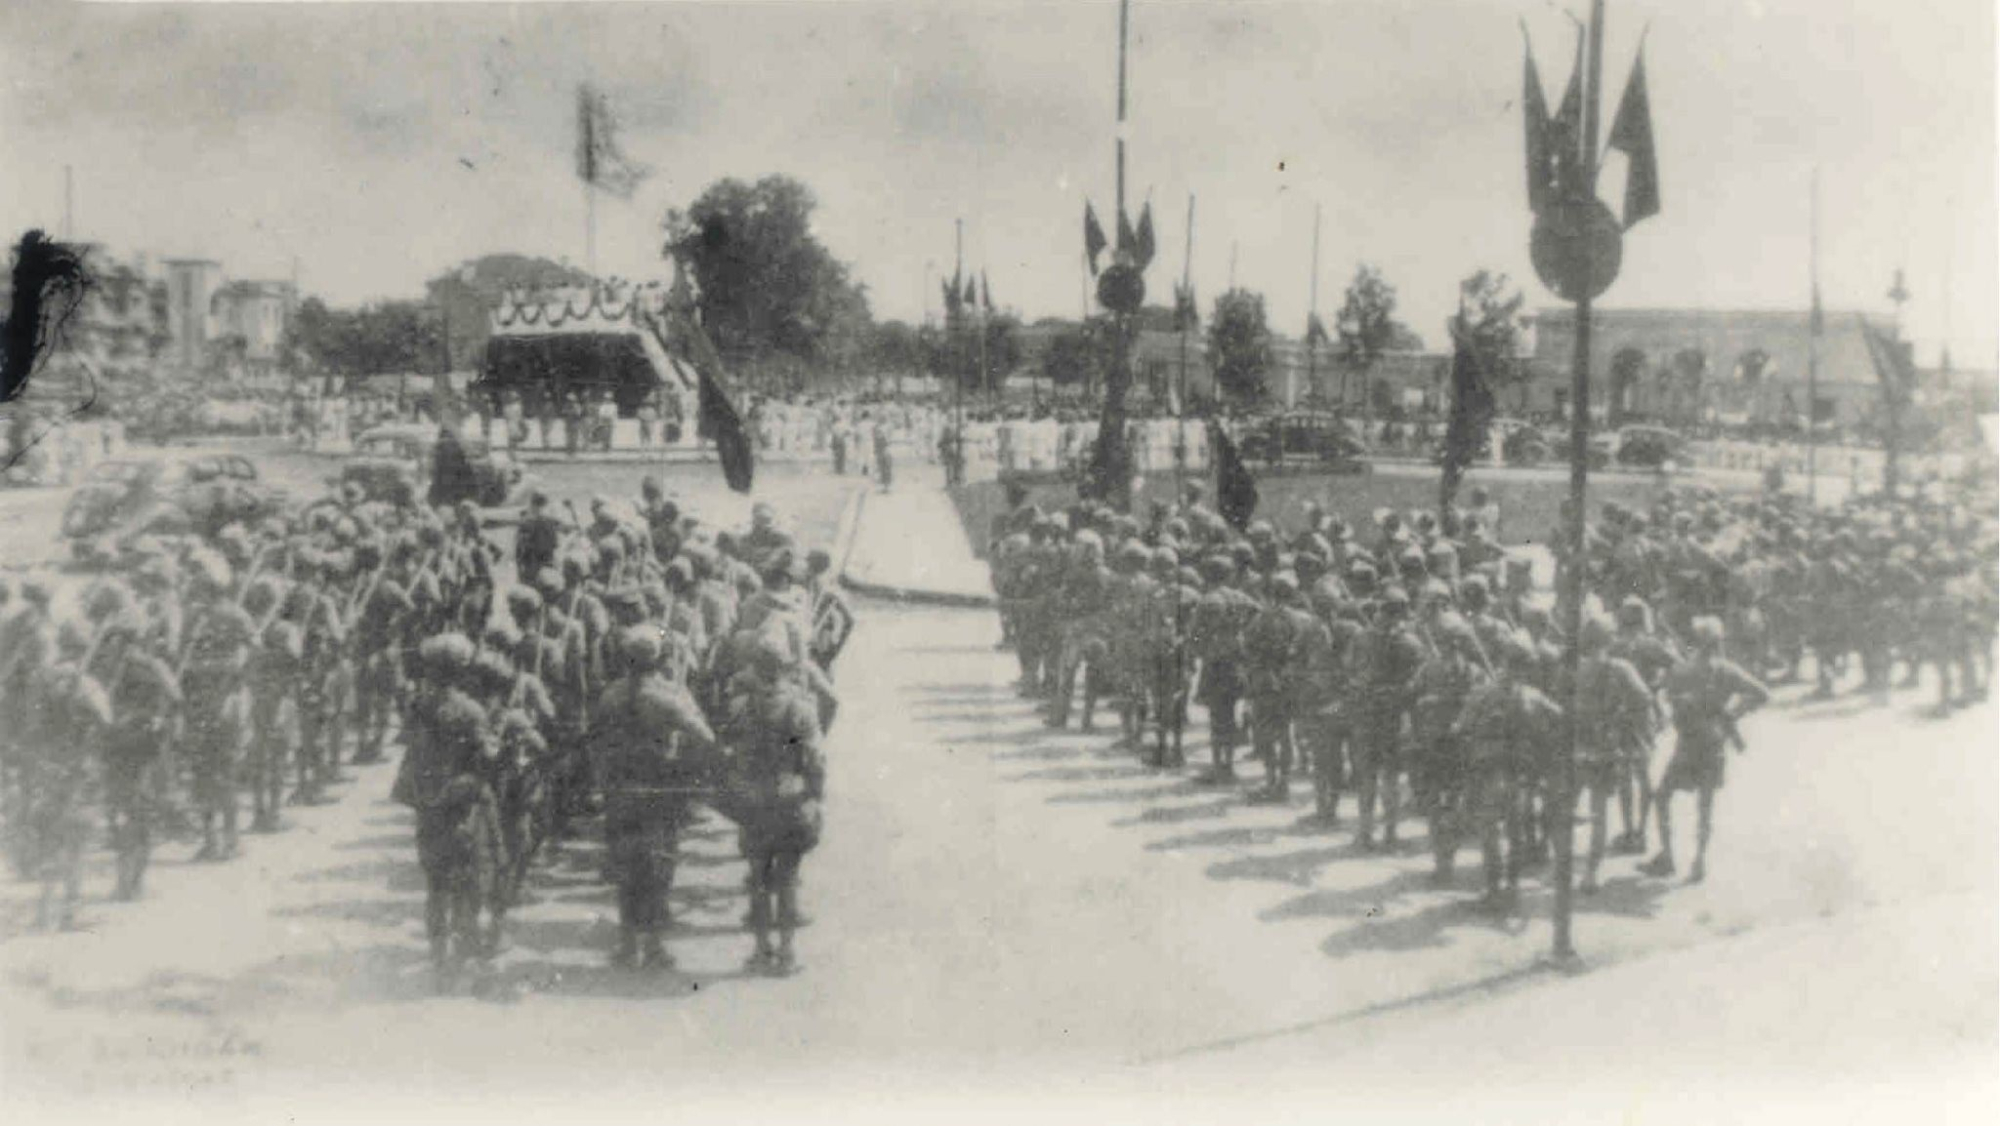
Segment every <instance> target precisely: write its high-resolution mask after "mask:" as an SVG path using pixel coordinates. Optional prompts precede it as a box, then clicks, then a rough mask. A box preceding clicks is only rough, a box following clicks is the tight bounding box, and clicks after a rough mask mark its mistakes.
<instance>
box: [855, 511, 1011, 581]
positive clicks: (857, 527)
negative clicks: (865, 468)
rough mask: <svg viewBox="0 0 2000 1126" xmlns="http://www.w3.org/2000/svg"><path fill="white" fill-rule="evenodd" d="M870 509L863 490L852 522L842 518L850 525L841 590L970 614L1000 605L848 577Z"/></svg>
mask: <svg viewBox="0 0 2000 1126" xmlns="http://www.w3.org/2000/svg"><path fill="white" fill-rule="evenodd" d="M867 505H868V490H866V489H863V490H862V491H860V492H858V493H856V494H854V499H853V500H852V501H851V502H849V507H850V510H851V512H852V517H851V518H850V517H849V516H848V515H847V514H843V515H842V520H843V521H847V523H845V525H844V527H843V529H842V539H843V540H844V541H845V542H844V543H843V545H842V549H841V553H840V585H841V586H843V587H846V588H847V589H848V590H851V591H853V592H854V593H856V594H865V595H867V596H869V597H870V598H882V599H887V600H889V601H891V602H906V603H909V604H911V605H915V606H949V607H957V608H961V609H968V610H987V609H992V608H993V607H994V606H996V605H998V604H999V603H998V600H997V599H996V598H995V597H994V596H993V595H990V594H986V595H981V594H960V593H956V592H953V591H942V590H924V589H921V588H915V587H901V586H891V585H888V584H886V583H874V582H866V581H863V580H861V579H856V578H855V577H853V576H852V575H849V574H848V573H847V563H848V558H849V556H851V555H852V554H853V551H854V540H855V538H856V535H857V533H858V532H859V531H860V529H861V513H862V510H863V509H865V508H866V507H867Z"/></svg>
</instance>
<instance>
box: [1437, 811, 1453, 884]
mask: <svg viewBox="0 0 2000 1126" xmlns="http://www.w3.org/2000/svg"><path fill="white" fill-rule="evenodd" d="M1456 822H1457V816H1456V814H1455V813H1454V811H1453V810H1452V808H1451V806H1450V804H1449V803H1447V802H1442V801H1440V802H1439V803H1437V805H1436V806H1435V807H1433V808H1432V810H1431V863H1432V867H1431V882H1432V883H1433V884H1435V885H1437V886H1438V887H1448V886H1450V884H1451V879H1452V876H1453V874H1454V872H1455V870H1456V869H1457V867H1458V826H1457V824H1456Z"/></svg>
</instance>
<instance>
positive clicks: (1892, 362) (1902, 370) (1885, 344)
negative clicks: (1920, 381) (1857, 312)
mask: <svg viewBox="0 0 2000 1126" xmlns="http://www.w3.org/2000/svg"><path fill="white" fill-rule="evenodd" d="M1855 319H1856V320H1858V321H1860V322H1861V336H1862V339H1864V340H1866V341H1867V342H1868V359H1869V361H1870V362H1872V363H1873V364H1874V365H1875V378H1877V379H1879V380H1881V381H1882V389H1883V391H1885V392H1887V393H1888V394H1889V396H1890V397H1891V398H1895V399H1906V398H1908V397H1909V394H1910V390H1911V389H1912V388H1913V387H1915V386H1916V383H1917V366H1916V363H1915V362H1914V361H1913V360H1912V359H1911V355H1910V346H1909V345H1908V344H1907V343H1904V342H1902V341H1898V340H1891V339H1890V338H1889V337H1888V335H1887V334H1885V333H1883V332H1882V330H1881V329H1878V328H1876V327H1875V326H1874V325H1872V324H1870V323H1868V319H1867V318H1866V317H1856V318H1855Z"/></svg>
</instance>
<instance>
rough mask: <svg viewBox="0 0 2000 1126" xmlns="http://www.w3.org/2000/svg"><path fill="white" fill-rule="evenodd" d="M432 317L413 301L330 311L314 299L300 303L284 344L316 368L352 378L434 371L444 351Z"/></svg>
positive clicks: (435, 318)
mask: <svg viewBox="0 0 2000 1126" xmlns="http://www.w3.org/2000/svg"><path fill="white" fill-rule="evenodd" d="M438 330H439V323H438V318H437V316H436V315H435V314H434V313H433V312H432V311H431V310H430V309H429V308H428V307H426V306H425V305H422V304H420V303H418V302H415V301H384V302H381V303H379V304H375V305H365V306H363V307H361V308H359V309H331V308H328V307H327V305H326V303H325V302H323V301H321V300H320V299H319V298H317V297H308V298H306V299H305V300H304V301H302V302H300V303H299V307H298V310H297V311H296V313H295V314H294V315H293V317H292V320H291V324H290V325H289V326H288V328H287V337H288V338H287V340H286V348H287V349H288V350H295V351H297V352H298V353H300V354H302V355H304V356H305V357H306V358H307V360H308V361H309V362H310V363H311V364H312V365H313V366H315V367H317V368H319V369H320V370H323V371H327V372H331V373H333V374H337V375H343V376H347V377H349V378H356V377H360V376H368V375H393V374H397V373H401V372H428V371H432V370H434V369H435V368H436V367H437V366H438V364H439V362H440V358H441V357H442V355H443V339H442V337H441V336H440V335H439V331H438Z"/></svg>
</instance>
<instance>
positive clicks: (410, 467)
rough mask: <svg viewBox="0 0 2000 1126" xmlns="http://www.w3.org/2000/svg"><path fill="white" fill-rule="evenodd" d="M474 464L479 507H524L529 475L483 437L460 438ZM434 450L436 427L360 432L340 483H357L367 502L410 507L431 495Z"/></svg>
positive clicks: (385, 427)
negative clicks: (384, 502)
mask: <svg viewBox="0 0 2000 1126" xmlns="http://www.w3.org/2000/svg"><path fill="white" fill-rule="evenodd" d="M459 444H460V446H461V447H463V448H464V450H465V456H466V460H467V461H468V462H470V463H471V465H472V472H473V476H474V478H475V480H476V487H477V495H476V496H475V497H474V498H473V500H474V502H475V503H477V504H478V505H479V506H480V507H481V508H485V509H501V508H519V507H520V506H521V504H523V503H525V501H526V496H527V490H528V487H529V486H528V476H527V473H526V472H525V471H524V470H523V469H522V467H521V464H520V463H519V462H517V461H515V460H514V459H513V457H511V456H510V455H508V454H507V452H506V451H504V450H496V449H493V448H492V447H491V446H490V445H489V444H488V443H487V442H486V440H485V439H483V438H460V439H459ZM436 451H437V427H435V426H430V425H426V424H423V423H409V422H396V423H387V424H384V425H382V426H377V427H373V428H371V429H369V430H366V431H363V432H362V433H361V435H360V436H359V437H357V438H355V439H354V453H353V455H352V456H351V458H350V460H349V463H348V464H347V465H345V466H343V467H342V470H341V476H340V479H341V481H342V482H343V483H344V482H347V481H356V482H359V483H360V484H361V486H362V488H363V490H364V491H365V492H366V493H367V495H368V498H369V499H370V500H381V501H387V502H389V503H392V504H403V503H409V499H406V498H411V499H423V498H425V497H427V496H428V495H429V492H430V482H431V471H432V462H433V459H434V456H435V454H436Z"/></svg>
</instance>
